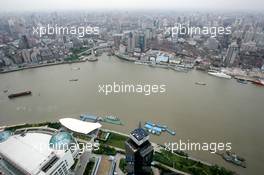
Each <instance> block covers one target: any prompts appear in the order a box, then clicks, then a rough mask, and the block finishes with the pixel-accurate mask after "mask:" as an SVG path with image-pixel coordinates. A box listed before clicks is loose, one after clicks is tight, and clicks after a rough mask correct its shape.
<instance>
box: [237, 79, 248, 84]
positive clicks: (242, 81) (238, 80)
mask: <svg viewBox="0 0 264 175" xmlns="http://www.w3.org/2000/svg"><path fill="white" fill-rule="evenodd" d="M237 82H238V83H240V84H247V83H248V82H247V80H244V79H237Z"/></svg>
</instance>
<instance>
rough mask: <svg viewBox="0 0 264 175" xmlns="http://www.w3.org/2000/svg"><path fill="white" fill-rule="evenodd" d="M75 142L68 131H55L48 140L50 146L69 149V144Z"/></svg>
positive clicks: (57, 148)
mask: <svg viewBox="0 0 264 175" xmlns="http://www.w3.org/2000/svg"><path fill="white" fill-rule="evenodd" d="M74 144H76V142H75V140H74V138H73V137H72V135H71V134H70V133H68V132H58V133H55V134H54V135H53V136H52V137H51V139H50V142H49V145H50V148H52V149H56V150H63V149H65V150H66V149H69V148H70V146H71V145H74Z"/></svg>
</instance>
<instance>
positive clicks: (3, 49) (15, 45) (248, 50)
mask: <svg viewBox="0 0 264 175" xmlns="http://www.w3.org/2000/svg"><path fill="white" fill-rule="evenodd" d="M263 21H264V15H263V14H254V13H252V14H247V13H243V12H241V13H239V12H237V13H229V12H226V13H220V12H214V13H206V12H203V13H202V12H200V13H188V12H186V13H183V12H171V13H170V14H168V13H166V12H153V11H148V12H133V11H131V12H122V11H117V12H106V13H101V12H93V13H89V12H85V11H79V12H60V13H57V12H54V13H48V12H47V13H38V14H31V13H23V14H8V13H6V14H2V15H1V16H0V67H8V66H16V65H21V64H31V63H35V64H38V63H40V62H41V63H42V62H47V61H63V60H64V59H65V58H67V57H68V56H69V55H71V54H72V50H74V49H80V48H83V47H87V48H92V47H94V46H97V45H98V42H99V40H101V41H104V42H105V43H108V44H109V45H111V46H112V47H113V49H114V50H115V51H116V52H119V53H121V54H124V55H128V56H132V57H136V58H138V59H141V58H143V57H144V54H145V53H146V52H147V51H148V50H149V49H152V50H161V51H166V52H172V53H175V54H178V55H180V56H181V58H182V59H185V58H186V57H187V59H189V58H192V60H195V59H197V58H199V59H201V60H202V63H203V62H204V63H205V64H207V63H210V64H211V65H213V66H216V67H240V68H243V69H252V68H258V69H260V68H261V67H262V66H263V65H264V61H263V57H264V49H263V46H264V31H263V28H264V25H263ZM47 24H49V25H58V26H87V25H90V26H97V27H98V28H99V35H85V36H84V37H79V36H78V34H76V35H56V34H54V35H43V36H42V37H39V36H37V35H34V34H33V31H32V30H33V27H35V26H46V25H47ZM175 24H181V25H182V26H191V27H201V28H202V27H225V28H226V27H230V30H231V33H228V34H218V35H217V34H216V35H215V36H211V35H210V34H204V33H195V34H189V33H188V32H185V34H181V33H178V34H175V33H172V32H171V31H170V30H168V28H170V27H173V26H175Z"/></svg>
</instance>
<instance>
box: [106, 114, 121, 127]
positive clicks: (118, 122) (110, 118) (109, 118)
mask: <svg viewBox="0 0 264 175" xmlns="http://www.w3.org/2000/svg"><path fill="white" fill-rule="evenodd" d="M102 121H103V122H106V123H111V124H116V125H122V124H123V123H122V122H121V120H120V119H119V118H118V117H116V116H112V115H109V116H105V118H104V119H103V120H102Z"/></svg>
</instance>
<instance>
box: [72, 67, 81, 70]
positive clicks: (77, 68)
mask: <svg viewBox="0 0 264 175" xmlns="http://www.w3.org/2000/svg"><path fill="white" fill-rule="evenodd" d="M80 69H81V68H79V67H74V68H72V70H80Z"/></svg>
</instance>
